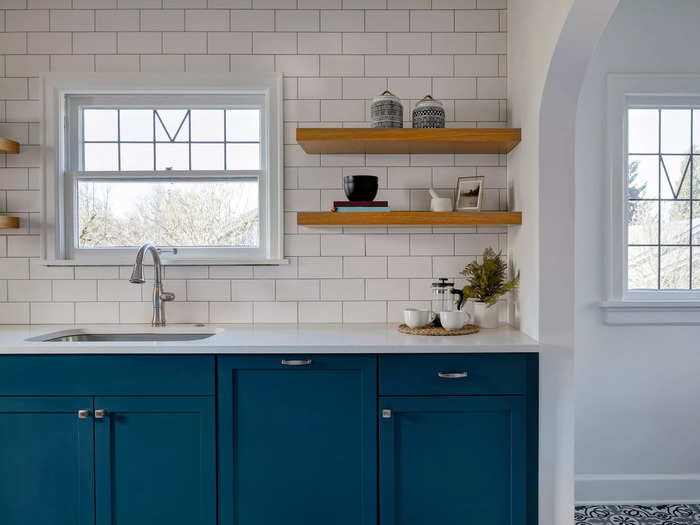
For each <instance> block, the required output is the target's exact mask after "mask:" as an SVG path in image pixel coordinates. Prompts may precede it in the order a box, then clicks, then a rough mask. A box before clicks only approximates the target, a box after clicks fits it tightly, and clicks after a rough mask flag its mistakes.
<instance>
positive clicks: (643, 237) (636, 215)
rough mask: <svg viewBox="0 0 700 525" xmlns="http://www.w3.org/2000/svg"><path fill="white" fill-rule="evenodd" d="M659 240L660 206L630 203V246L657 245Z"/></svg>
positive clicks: (628, 235) (649, 203)
mask: <svg viewBox="0 0 700 525" xmlns="http://www.w3.org/2000/svg"><path fill="white" fill-rule="evenodd" d="M658 240H659V204H658V201H656V202H644V201H637V202H630V203H629V204H628V207H627V242H628V244H657V243H658Z"/></svg>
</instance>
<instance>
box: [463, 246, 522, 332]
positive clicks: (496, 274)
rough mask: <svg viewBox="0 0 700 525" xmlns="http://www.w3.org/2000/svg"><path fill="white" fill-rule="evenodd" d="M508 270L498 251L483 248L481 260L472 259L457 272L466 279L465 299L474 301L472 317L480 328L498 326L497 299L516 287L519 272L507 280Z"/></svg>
mask: <svg viewBox="0 0 700 525" xmlns="http://www.w3.org/2000/svg"><path fill="white" fill-rule="evenodd" d="M507 271H508V267H507V265H506V263H505V262H503V260H502V259H501V254H500V252H499V253H496V252H494V251H493V250H492V249H491V248H486V249H485V250H484V254H483V255H482V262H481V263H479V262H478V261H474V262H472V263H470V264H469V265H468V266H467V267H466V268H465V269H464V270H462V271H461V272H460V273H461V274H462V275H463V276H464V277H466V278H467V281H468V283H467V285H466V286H465V287H464V288H463V289H462V291H463V292H464V298H465V299H473V300H474V320H475V322H476V324H478V325H479V326H480V327H482V328H498V300H499V299H500V298H501V297H502V296H503V295H504V294H506V293H508V292H510V291H511V290H514V289H515V288H517V286H518V282H519V281H520V273H518V275H516V276H515V277H514V278H513V279H511V280H510V281H508V280H507V278H506V272H507Z"/></svg>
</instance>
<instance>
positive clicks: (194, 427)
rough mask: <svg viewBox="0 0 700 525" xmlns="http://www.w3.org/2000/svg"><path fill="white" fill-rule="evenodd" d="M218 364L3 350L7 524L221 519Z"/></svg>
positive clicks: (208, 524) (1, 493)
mask: <svg viewBox="0 0 700 525" xmlns="http://www.w3.org/2000/svg"><path fill="white" fill-rule="evenodd" d="M214 366H215V364H214V358H213V357H211V356H30V357H26V356H7V357H0V523H2V525H20V524H21V525H157V524H167V525H192V524H197V525H216V430H215V428H216V427H215V425H216V417H215V416H216V410H215V404H216V403H215V397H214V395H213V394H214V392H215V377H214ZM37 393H40V395H41V396H38V395H37ZM117 394H121V395H117ZM32 395H37V397H29V396H32Z"/></svg>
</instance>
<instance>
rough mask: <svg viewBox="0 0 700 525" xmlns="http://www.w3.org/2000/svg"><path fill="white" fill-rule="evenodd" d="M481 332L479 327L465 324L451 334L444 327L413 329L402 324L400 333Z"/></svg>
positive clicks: (442, 333)
mask: <svg viewBox="0 0 700 525" xmlns="http://www.w3.org/2000/svg"><path fill="white" fill-rule="evenodd" d="M478 331H479V327H478V326H476V325H475V324H465V325H464V326H463V327H462V328H460V329H459V330H452V331H451V332H450V331H448V330H445V329H444V328H443V327H442V326H430V325H428V326H424V327H423V328H411V327H410V326H408V325H405V324H403V323H402V324H400V325H399V332H401V333H402V334H411V335H469V334H475V333H477V332H478Z"/></svg>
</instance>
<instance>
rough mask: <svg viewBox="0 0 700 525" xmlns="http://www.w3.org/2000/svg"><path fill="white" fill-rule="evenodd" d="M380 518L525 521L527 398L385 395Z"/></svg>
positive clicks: (395, 521) (450, 523)
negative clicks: (391, 396)
mask: <svg viewBox="0 0 700 525" xmlns="http://www.w3.org/2000/svg"><path fill="white" fill-rule="evenodd" d="M380 409H381V423H380V425H379V443H380V450H379V462H380V467H379V495H380V496H379V497H380V500H379V508H380V522H381V524H382V525H426V524H431V523H439V524H440V525H464V524H468V523H478V524H479V525H524V524H525V523H526V486H525V485H526V483H525V477H526V471H525V468H526V467H525V465H526V441H527V436H526V431H525V425H526V422H525V411H524V402H523V399H522V398H521V397H519V396H509V397H506V396H503V397H500V396H499V397H496V396H492V397H479V396H469V397H402V398H382V399H381V400H380Z"/></svg>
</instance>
